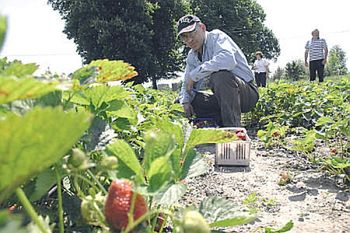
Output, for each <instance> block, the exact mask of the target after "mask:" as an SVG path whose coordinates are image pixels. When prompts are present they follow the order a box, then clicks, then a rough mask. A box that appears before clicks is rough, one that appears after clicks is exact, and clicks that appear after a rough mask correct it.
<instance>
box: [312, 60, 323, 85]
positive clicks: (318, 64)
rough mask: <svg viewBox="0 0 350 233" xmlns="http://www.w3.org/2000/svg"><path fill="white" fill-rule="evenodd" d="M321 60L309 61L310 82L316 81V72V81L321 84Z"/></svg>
mask: <svg viewBox="0 0 350 233" xmlns="http://www.w3.org/2000/svg"><path fill="white" fill-rule="evenodd" d="M322 61H323V59H320V60H314V61H310V64H309V69H310V81H315V80H316V72H317V75H318V80H319V81H320V82H323V79H324V65H323V64H322Z"/></svg>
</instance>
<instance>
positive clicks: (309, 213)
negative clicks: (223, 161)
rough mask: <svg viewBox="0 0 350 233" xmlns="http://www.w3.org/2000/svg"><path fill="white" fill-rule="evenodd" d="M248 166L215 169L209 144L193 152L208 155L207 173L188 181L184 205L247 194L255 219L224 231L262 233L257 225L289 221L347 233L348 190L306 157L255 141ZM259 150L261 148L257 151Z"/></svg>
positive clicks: (305, 228) (311, 229)
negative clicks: (286, 178) (285, 180)
mask: <svg viewBox="0 0 350 233" xmlns="http://www.w3.org/2000/svg"><path fill="white" fill-rule="evenodd" d="M252 144H253V146H252V148H253V149H254V151H253V153H252V156H251V165H250V167H249V168H225V169H223V168H219V169H217V168H215V167H214V154H215V146H214V145H203V146H200V147H199V148H198V151H199V152H201V153H203V154H204V155H205V156H206V157H207V158H208V163H209V164H210V167H211V168H210V171H209V172H208V173H207V174H205V175H203V176H201V177H198V178H196V179H194V180H190V181H189V190H188V192H187V193H186V195H185V198H184V202H185V203H186V204H189V203H192V204H198V203H199V202H200V201H201V200H202V199H203V198H205V197H206V196H213V195H216V196H221V197H225V198H228V199H230V200H232V201H233V202H235V203H239V204H242V202H243V200H244V199H246V198H247V196H248V195H249V194H251V197H255V199H256V200H255V201H253V202H252V203H251V206H253V207H255V208H257V209H258V213H257V215H258V218H257V219H256V221H255V222H253V223H251V224H247V225H245V226H240V227H236V228H233V229H228V230H227V231H226V232H263V231H261V230H260V231H259V227H267V226H270V227H273V228H280V227H281V226H283V225H284V224H286V223H287V222H288V221H289V220H293V222H294V227H293V229H292V230H291V231H290V232H295V233H300V232H306V233H318V232H332V233H333V232H334V233H345V232H350V200H349V199H350V192H349V189H348V190H345V189H343V188H340V187H337V186H336V183H337V182H336V180H334V179H331V178H329V175H325V173H324V172H323V171H318V170H317V169H316V168H313V167H312V165H311V164H309V163H308V162H307V160H306V159H304V158H301V157H297V155H296V154H293V153H291V152H288V151H285V150H282V149H280V150H270V151H266V150H264V149H263V148H261V145H260V144H259V143H258V142H257V140H253V143H252ZM259 148H261V149H259ZM286 171H289V173H290V174H291V177H292V180H291V182H290V183H289V184H287V185H285V186H280V185H278V182H279V181H280V179H281V176H280V174H281V173H285V172H286Z"/></svg>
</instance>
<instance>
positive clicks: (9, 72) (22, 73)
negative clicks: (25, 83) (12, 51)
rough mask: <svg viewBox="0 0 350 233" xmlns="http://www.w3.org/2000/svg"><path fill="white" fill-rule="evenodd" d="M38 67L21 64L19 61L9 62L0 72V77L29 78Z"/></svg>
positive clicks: (30, 64) (31, 64) (32, 64)
mask: <svg viewBox="0 0 350 233" xmlns="http://www.w3.org/2000/svg"><path fill="white" fill-rule="evenodd" d="M38 67H39V66H38V65H37V64H35V63H28V64H23V63H22V62H21V61H18V60H15V61H13V62H10V63H9V64H8V65H7V66H6V67H5V69H4V70H2V71H0V75H1V76H4V77H8V76H15V77H17V78H25V77H28V76H31V75H32V74H33V73H34V72H35V71H36V70H37V69H38Z"/></svg>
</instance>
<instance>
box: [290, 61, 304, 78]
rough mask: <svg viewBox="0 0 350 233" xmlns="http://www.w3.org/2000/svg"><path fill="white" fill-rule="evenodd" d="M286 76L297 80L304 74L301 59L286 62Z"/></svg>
mask: <svg viewBox="0 0 350 233" xmlns="http://www.w3.org/2000/svg"><path fill="white" fill-rule="evenodd" d="M285 72H286V76H287V78H289V79H291V80H293V81H298V80H300V79H302V77H303V76H305V74H306V69H305V66H304V63H303V62H302V61H301V60H294V61H291V62H288V63H287V64H286V67H285Z"/></svg>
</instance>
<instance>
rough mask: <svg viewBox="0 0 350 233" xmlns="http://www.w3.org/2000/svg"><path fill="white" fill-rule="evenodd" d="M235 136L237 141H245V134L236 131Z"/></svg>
mask: <svg viewBox="0 0 350 233" xmlns="http://www.w3.org/2000/svg"><path fill="white" fill-rule="evenodd" d="M236 135H237V137H238V139H240V140H243V141H245V140H247V136H246V134H245V133H244V132H242V131H237V132H236Z"/></svg>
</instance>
